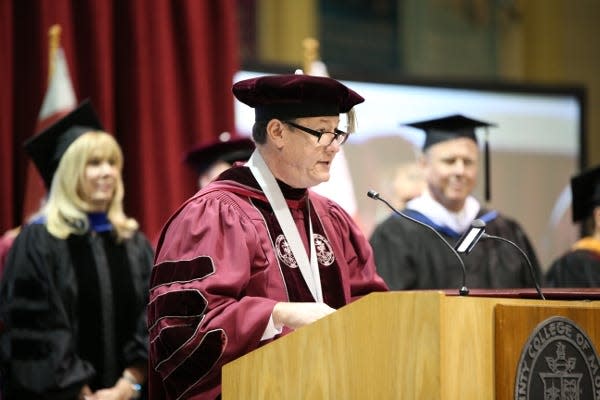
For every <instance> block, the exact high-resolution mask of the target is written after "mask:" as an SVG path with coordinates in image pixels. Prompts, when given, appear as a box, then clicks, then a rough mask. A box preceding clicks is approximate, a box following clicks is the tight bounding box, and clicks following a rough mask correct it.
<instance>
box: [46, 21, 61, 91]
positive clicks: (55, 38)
mask: <svg viewBox="0 0 600 400" xmlns="http://www.w3.org/2000/svg"><path fill="white" fill-rule="evenodd" d="M61 31H62V29H61V27H60V25H58V24H54V25H52V26H51V27H50V29H48V84H50V80H51V79H52V75H54V69H55V68H56V65H55V63H54V60H56V58H55V57H56V52H57V51H58V48H59V47H60V34H61Z"/></svg>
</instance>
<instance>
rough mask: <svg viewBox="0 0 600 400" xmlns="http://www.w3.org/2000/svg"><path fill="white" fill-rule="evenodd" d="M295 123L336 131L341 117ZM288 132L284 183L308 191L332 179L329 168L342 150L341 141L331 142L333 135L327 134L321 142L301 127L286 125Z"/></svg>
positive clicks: (309, 119)
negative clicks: (339, 142) (307, 189)
mask: <svg viewBox="0 0 600 400" xmlns="http://www.w3.org/2000/svg"><path fill="white" fill-rule="evenodd" d="M295 122H296V123H297V124H299V125H302V126H304V127H307V128H310V129H313V130H315V131H319V132H333V131H334V130H335V129H336V128H337V126H338V123H339V117H337V116H335V117H329V116H326V117H308V118H298V119H296V120H295ZM283 125H284V129H285V136H284V137H285V139H284V140H285V145H284V147H283V149H282V151H283V152H285V155H284V157H282V158H281V162H282V163H283V164H285V165H280V167H283V168H282V169H280V171H282V172H283V175H281V176H282V177H285V179H284V181H285V182H286V183H287V184H289V185H291V186H292V187H296V188H308V187H312V186H315V185H318V184H319V183H321V182H325V181H327V180H329V169H330V168H331V162H332V161H333V158H334V157H335V155H336V154H337V153H338V151H339V150H340V146H341V145H340V144H338V143H337V142H335V141H334V142H333V143H329V142H330V141H331V139H332V135H331V134H325V135H323V136H322V138H321V140H320V141H319V142H317V138H316V137H315V136H312V135H310V134H308V133H306V132H304V131H302V130H300V129H298V128H294V127H293V126H290V125H287V124H285V123H284V124H283Z"/></svg>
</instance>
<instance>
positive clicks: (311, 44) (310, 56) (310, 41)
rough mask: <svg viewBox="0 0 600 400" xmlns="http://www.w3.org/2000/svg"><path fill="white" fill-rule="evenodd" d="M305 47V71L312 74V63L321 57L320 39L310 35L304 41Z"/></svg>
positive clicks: (303, 45)
mask: <svg viewBox="0 0 600 400" xmlns="http://www.w3.org/2000/svg"><path fill="white" fill-rule="evenodd" d="M302 47H303V48H304V73H305V74H306V75H310V74H311V69H312V64H313V63H314V62H315V61H317V60H318V59H319V41H318V40H317V39H315V38H311V37H308V38H306V39H304V40H303V41H302Z"/></svg>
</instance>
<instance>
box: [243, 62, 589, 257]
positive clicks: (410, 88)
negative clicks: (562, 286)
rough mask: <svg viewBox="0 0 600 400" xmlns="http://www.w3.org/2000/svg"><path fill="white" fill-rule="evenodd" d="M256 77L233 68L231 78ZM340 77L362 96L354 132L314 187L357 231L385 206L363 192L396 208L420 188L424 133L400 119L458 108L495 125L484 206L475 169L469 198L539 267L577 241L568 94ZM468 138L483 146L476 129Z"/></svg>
mask: <svg viewBox="0 0 600 400" xmlns="http://www.w3.org/2000/svg"><path fill="white" fill-rule="evenodd" d="M264 74H265V73H259V72H251V71H242V72H240V73H238V74H237V75H236V77H235V81H238V80H242V79H247V78H251V77H255V76H258V75H264ZM342 82H343V83H344V84H346V85H348V86H349V87H351V88H352V89H354V90H356V91H357V92H358V93H360V94H361V95H362V96H363V97H364V98H365V102H364V103H363V104H360V105H358V106H357V107H356V111H357V118H358V129H357V132H356V133H355V134H353V135H352V136H351V137H350V139H349V140H348V142H347V143H346V144H345V145H344V147H343V152H342V153H343V154H342V155H341V157H336V160H335V161H334V165H333V166H332V179H331V180H330V181H329V182H327V183H326V184H324V185H323V187H322V188H321V187H317V191H319V192H321V193H322V194H326V195H328V194H329V195H331V197H333V198H334V199H335V200H336V201H338V202H339V203H340V204H341V205H342V206H344V207H345V208H346V209H347V210H348V211H349V212H350V213H351V214H352V215H354V216H355V218H356V220H357V221H358V222H359V224H360V226H361V227H362V228H363V230H364V233H365V235H367V236H369V235H370V234H371V232H372V231H373V229H374V227H375V225H376V224H377V223H379V222H380V221H381V220H383V219H384V218H385V217H387V215H388V214H389V212H390V211H389V209H387V208H386V207H383V206H381V204H379V203H377V202H374V201H372V200H371V199H369V198H367V196H366V193H367V191H368V190H370V189H373V190H375V191H377V192H379V193H380V194H381V196H383V197H385V198H386V199H388V200H390V201H391V202H393V203H394V205H395V206H397V207H399V208H401V207H402V206H403V204H404V198H403V197H404V196H407V193H408V194H409V193H410V192H411V191H414V190H419V185H421V184H422V180H421V179H420V175H419V171H418V168H415V165H414V161H415V160H416V156H417V154H418V152H419V151H420V147H421V145H422V143H423V140H424V134H423V132H422V131H420V130H417V129H414V128H409V127H406V126H403V124H404V123H408V122H414V121H419V120H426V119H432V118H437V117H442V116H446V115H450V114H462V115H465V116H467V117H470V118H474V119H478V120H483V121H488V122H491V123H494V124H496V125H497V126H496V127H492V128H489V130H488V132H489V138H488V139H489V143H490V150H491V153H490V154H491V157H490V166H491V170H490V176H491V182H490V183H491V200H490V202H489V203H488V204H485V199H484V196H483V168H480V177H479V183H478V186H477V188H476V191H475V193H474V195H475V197H477V198H478V200H479V201H480V202H481V203H482V204H485V205H486V206H487V207H488V208H493V209H497V210H499V211H501V212H502V213H504V214H506V215H508V216H510V217H512V218H514V219H516V220H517V221H518V222H519V223H520V224H521V225H522V226H523V228H524V229H525V231H526V232H527V234H528V235H529V237H530V238H531V240H532V241H533V245H534V247H535V250H536V252H537V255H538V257H539V259H540V263H541V265H542V266H543V268H546V267H547V266H548V265H549V263H550V262H551V261H552V260H553V259H554V258H555V257H557V256H559V255H560V254H562V253H563V252H565V251H566V250H567V249H568V247H569V246H570V244H571V243H573V242H574V241H575V240H576V239H577V238H578V237H579V227H578V226H575V225H573V224H572V223H571V209H570V206H571V198H570V190H569V180H570V178H571V176H572V175H574V174H576V173H577V172H578V171H579V166H580V154H581V153H580V152H581V145H580V141H581V136H582V133H581V132H582V107H583V105H582V99H581V96H580V95H579V94H578V93H579V92H578V91H577V90H575V89H573V90H567V89H564V90H560V91H552V90H549V89H547V88H543V89H540V88H531V87H528V88H511V89H506V88H501V87H498V88H496V87H494V88H493V89H489V88H460V87H443V86H434V85H427V86H425V85H411V84H395V83H370V82H358V81H344V80H342ZM235 112H236V127H237V129H238V130H239V132H240V133H242V134H247V135H250V132H251V129H252V124H253V122H254V111H253V110H252V109H251V108H249V107H247V106H245V105H243V104H241V103H239V102H237V101H236V105H235ZM340 127H343V122H342V124H340ZM477 134H478V140H479V143H480V145H482V143H483V136H484V130H483V129H481V130H478V131H477ZM344 166H347V170H345V168H344ZM320 186H321V185H320Z"/></svg>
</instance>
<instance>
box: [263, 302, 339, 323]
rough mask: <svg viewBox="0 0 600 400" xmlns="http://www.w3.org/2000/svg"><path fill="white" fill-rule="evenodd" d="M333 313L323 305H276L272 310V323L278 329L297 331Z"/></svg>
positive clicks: (331, 309) (332, 310)
mask: <svg viewBox="0 0 600 400" xmlns="http://www.w3.org/2000/svg"><path fill="white" fill-rule="evenodd" d="M334 311H335V309H333V308H331V307H329V306H328V305H327V304H325V303H277V304H275V307H274V308H273V322H274V323H275V326H276V327H278V328H280V327H282V326H287V327H288V328H292V329H297V328H299V327H301V326H304V325H307V324H310V323H312V322H315V321H316V320H318V319H320V318H323V317H325V316H326V315H329V314H331V313H332V312H334Z"/></svg>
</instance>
